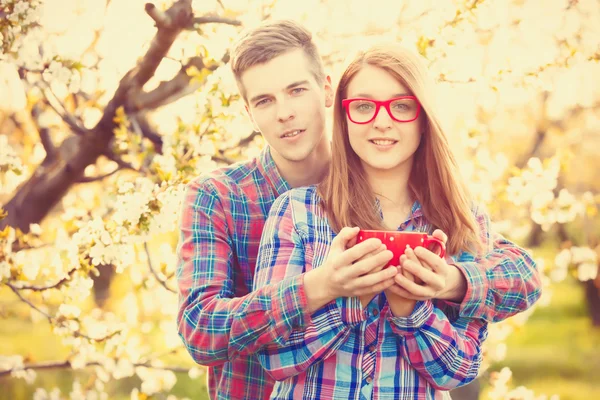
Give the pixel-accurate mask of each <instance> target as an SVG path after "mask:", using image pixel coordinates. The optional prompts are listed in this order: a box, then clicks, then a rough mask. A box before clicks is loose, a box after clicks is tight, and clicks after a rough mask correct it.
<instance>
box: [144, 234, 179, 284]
mask: <svg viewBox="0 0 600 400" xmlns="http://www.w3.org/2000/svg"><path fill="white" fill-rule="evenodd" d="M144 250H145V251H146V257H148V268H150V272H152V275H154V278H156V280H157V281H158V282H159V283H160V284H161V285H162V287H164V288H165V289H167V290H168V291H169V292H171V293H177V291H176V290H174V289H171V288H170V287H169V286H168V285H167V282H166V281H165V280H163V279H162V278H160V277H159V276H158V273H157V272H156V270H155V269H154V267H153V266H152V260H150V251H149V250H148V242H144Z"/></svg>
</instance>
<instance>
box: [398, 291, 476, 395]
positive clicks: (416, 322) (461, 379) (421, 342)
mask: <svg viewBox="0 0 600 400" xmlns="http://www.w3.org/2000/svg"><path fill="white" fill-rule="evenodd" d="M386 318H387V320H388V321H389V322H390V325H391V327H392V331H393V332H394V333H395V334H396V335H397V336H398V338H399V339H400V340H398V347H399V349H398V353H399V354H401V355H402V357H404V358H405V359H406V360H407V361H408V362H409V363H410V365H411V366H412V367H413V368H414V369H415V370H416V371H417V372H418V373H419V375H421V376H422V377H423V378H424V379H425V380H427V381H428V382H429V383H430V384H431V385H432V386H433V387H435V388H436V389H439V390H450V389H454V388H456V387H459V386H463V385H466V384H467V383H469V382H471V381H472V380H473V379H475V378H476V377H477V374H478V373H479V367H480V365H481V360H482V351H481V344H482V343H483V341H484V340H485V339H486V337H487V323H486V322H485V321H483V320H480V319H473V318H462V317H460V318H457V319H456V320H455V321H453V322H451V321H450V320H449V319H448V317H447V316H446V314H444V312H443V311H442V310H441V309H440V308H437V307H435V306H434V302H432V301H431V300H427V301H420V302H417V305H416V306H415V308H414V310H413V312H412V313H411V314H410V315H408V316H405V317H397V316H394V315H393V313H392V312H391V309H390V310H388V313H387V314H386Z"/></svg>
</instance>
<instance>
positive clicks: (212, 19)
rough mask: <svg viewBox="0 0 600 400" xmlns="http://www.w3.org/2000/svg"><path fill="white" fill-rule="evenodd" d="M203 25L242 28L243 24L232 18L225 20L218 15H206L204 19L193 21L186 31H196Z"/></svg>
mask: <svg viewBox="0 0 600 400" xmlns="http://www.w3.org/2000/svg"><path fill="white" fill-rule="evenodd" d="M203 24H226V25H233V26H241V25H242V23H241V22H240V21H238V20H236V19H231V18H223V17H218V16H216V15H205V16H202V17H196V18H194V19H193V20H192V23H191V24H189V25H188V26H187V27H186V29H191V30H194V29H196V27H197V26H198V25H203Z"/></svg>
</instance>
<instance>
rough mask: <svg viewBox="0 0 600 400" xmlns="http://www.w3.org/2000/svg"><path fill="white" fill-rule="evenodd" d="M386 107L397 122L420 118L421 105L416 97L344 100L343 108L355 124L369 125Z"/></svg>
mask: <svg viewBox="0 0 600 400" xmlns="http://www.w3.org/2000/svg"><path fill="white" fill-rule="evenodd" d="M382 106H383V107H385V109H386V110H387V112H388V114H389V116H390V117H391V118H392V119H393V120H394V121H397V122H411V121H414V120H416V119H417V118H418V117H419V112H420V110H421V104H420V103H419V100H417V98H416V97H415V96H402V97H395V98H393V99H389V100H385V101H378V100H373V99H365V98H354V99H344V100H342V107H344V109H345V110H346V114H347V115H348V118H349V119H350V121H352V122H354V123H355V124H368V123H369V122H371V121H373V120H374V119H375V118H376V117H377V115H378V114H379V110H380V108H381V107H382Z"/></svg>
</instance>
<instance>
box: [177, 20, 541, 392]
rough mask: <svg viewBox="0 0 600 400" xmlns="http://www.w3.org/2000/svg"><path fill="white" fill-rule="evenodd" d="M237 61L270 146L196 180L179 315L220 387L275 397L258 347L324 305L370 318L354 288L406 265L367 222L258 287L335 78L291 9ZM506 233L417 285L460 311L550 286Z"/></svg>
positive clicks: (306, 174) (509, 305) (311, 164)
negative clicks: (262, 252) (477, 255)
mask: <svg viewBox="0 0 600 400" xmlns="http://www.w3.org/2000/svg"><path fill="white" fill-rule="evenodd" d="M231 64H232V69H233V73H234V75H235V77H236V79H237V82H238V86H239V89H240V92H241V94H242V96H243V98H244V100H245V101H246V108H247V111H248V114H249V115H250V118H251V119H252V121H253V123H254V125H255V126H256V128H257V129H258V130H259V131H260V132H261V133H262V135H263V137H264V138H265V140H266V142H267V143H268V145H269V146H267V147H266V148H265V150H264V151H263V152H262V154H261V155H260V156H259V157H257V158H256V159H253V160H250V161H247V162H245V163H241V164H236V165H233V166H230V167H226V168H221V169H218V170H216V171H213V172H212V173H210V174H206V175H204V176H202V177H200V178H198V179H196V180H195V181H193V182H191V183H190V184H189V186H188V191H187V195H186V201H185V204H184V207H183V212H182V220H181V240H180V245H179V246H178V257H179V265H178V268H177V278H178V283H179V294H180V309H179V313H178V316H177V321H178V329H179V334H180V336H181V338H182V340H183V342H184V343H185V345H186V347H187V349H188V351H189V353H190V355H191V356H192V357H193V358H194V360H195V361H196V362H197V363H198V364H201V365H206V366H208V367H209V373H208V380H209V393H210V397H211V398H212V399H253V400H254V399H267V398H268V397H269V395H270V393H271V390H272V387H273V383H274V381H273V379H272V378H271V377H270V376H269V375H268V374H266V373H265V372H264V370H263V368H262V367H261V365H260V364H259V362H258V360H257V358H256V357H255V355H254V353H255V352H256V351H257V350H258V349H260V348H261V347H262V346H264V345H266V344H268V343H272V342H276V341H278V340H285V339H286V338H287V337H289V335H290V334H291V333H292V330H293V329H295V328H300V329H301V328H303V327H304V326H305V325H306V324H307V323H308V322H309V321H310V315H311V314H312V313H313V312H314V311H316V310H318V309H321V308H322V307H324V306H326V307H325V309H326V312H327V313H328V314H329V317H328V318H331V319H337V320H341V321H343V322H348V323H356V322H359V321H362V320H364V319H365V318H366V315H365V312H364V311H363V310H362V309H361V308H360V307H356V306H355V305H356V304H357V302H353V303H352V304H353V305H354V306H351V305H350V303H349V302H350V299H352V298H355V297H356V296H362V295H368V294H375V293H380V292H381V291H383V290H384V289H386V288H388V287H390V286H391V285H393V284H394V276H395V275H396V270H395V269H394V268H387V269H382V268H381V267H382V266H383V265H385V264H386V263H387V261H388V260H390V259H391V252H389V251H387V250H385V249H384V248H383V247H382V244H381V242H380V241H378V240H376V239H372V240H369V241H365V242H363V243H360V244H358V245H356V246H352V245H353V244H354V241H353V240H354V238H355V236H356V234H357V229H356V228H344V229H343V230H342V231H341V232H340V233H339V234H338V235H337V237H336V238H335V240H334V243H333V245H332V248H331V250H330V252H329V255H328V259H327V260H326V261H325V263H324V264H323V265H322V266H321V267H320V268H317V269H315V270H312V271H310V272H308V273H305V274H303V275H300V276H298V277H294V278H291V279H288V280H285V281H283V282H280V283H278V284H273V285H270V286H265V287H263V288H261V289H259V290H257V291H254V292H253V291H252V282H253V278H254V269H255V262H256V256H257V253H258V247H259V243H260V238H261V234H262V229H263V226H264V223H265V220H266V218H267V216H268V213H269V209H270V207H271V204H272V203H273V202H274V201H275V199H276V198H277V197H278V196H279V195H281V194H282V193H284V192H285V191H287V190H289V189H290V188H292V187H299V186H305V185H310V184H315V183H317V182H319V181H320V180H321V179H322V178H323V177H324V175H325V174H326V172H327V168H328V165H329V158H330V148H329V142H328V139H327V137H326V135H325V109H326V108H327V107H330V106H331V105H332V103H333V90H332V87H331V80H330V78H329V77H328V76H326V75H325V73H324V72H323V65H322V62H321V59H320V57H319V54H318V52H317V49H316V47H315V45H314V43H313V42H312V38H311V34H310V33H309V32H308V31H306V30H305V29H304V28H302V27H301V26H299V25H298V24H296V23H294V22H291V21H277V22H269V23H266V24H263V25H262V26H260V27H258V28H256V29H253V30H251V31H249V32H248V33H246V34H245V35H244V36H243V37H242V38H241V39H240V40H239V42H238V43H237V45H236V46H235V48H234V49H233V52H232V60H231ZM498 243H500V246H499V247H498V250H497V252H496V253H495V254H494V256H493V258H491V259H490V260H489V261H486V260H480V263H479V267H475V266H474V265H472V266H453V267H452V268H450V270H448V271H445V272H443V276H442V277H441V278H442V279H441V281H440V280H437V281H436V282H431V283H425V284H424V285H423V286H419V287H418V288H416V289H415V288H412V289H413V290H412V291H410V293H409V292H407V295H411V296H415V297H417V298H427V297H436V298H442V299H446V300H448V301H458V302H460V304H457V308H458V307H460V308H459V312H460V313H461V314H464V315H465V316H469V317H473V318H484V319H486V320H501V319H505V318H507V317H509V316H511V315H514V314H516V313H517V312H521V311H524V310H526V309H527V308H529V307H530V306H531V304H533V303H534V302H535V301H536V300H537V298H538V297H539V295H540V289H539V286H540V284H539V277H538V275H537V272H536V270H535V265H534V263H533V261H532V260H531V259H529V258H528V257H526V256H522V257H515V252H516V251H518V248H517V247H516V246H514V245H512V244H510V245H509V246H507V245H506V243H507V242H504V241H502V242H500V241H499V242H498ZM508 243H509V242H508ZM482 265H483V266H482ZM440 282H442V283H441V284H440ZM408 289H411V288H410V287H409V288H408ZM358 304H360V303H358Z"/></svg>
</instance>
